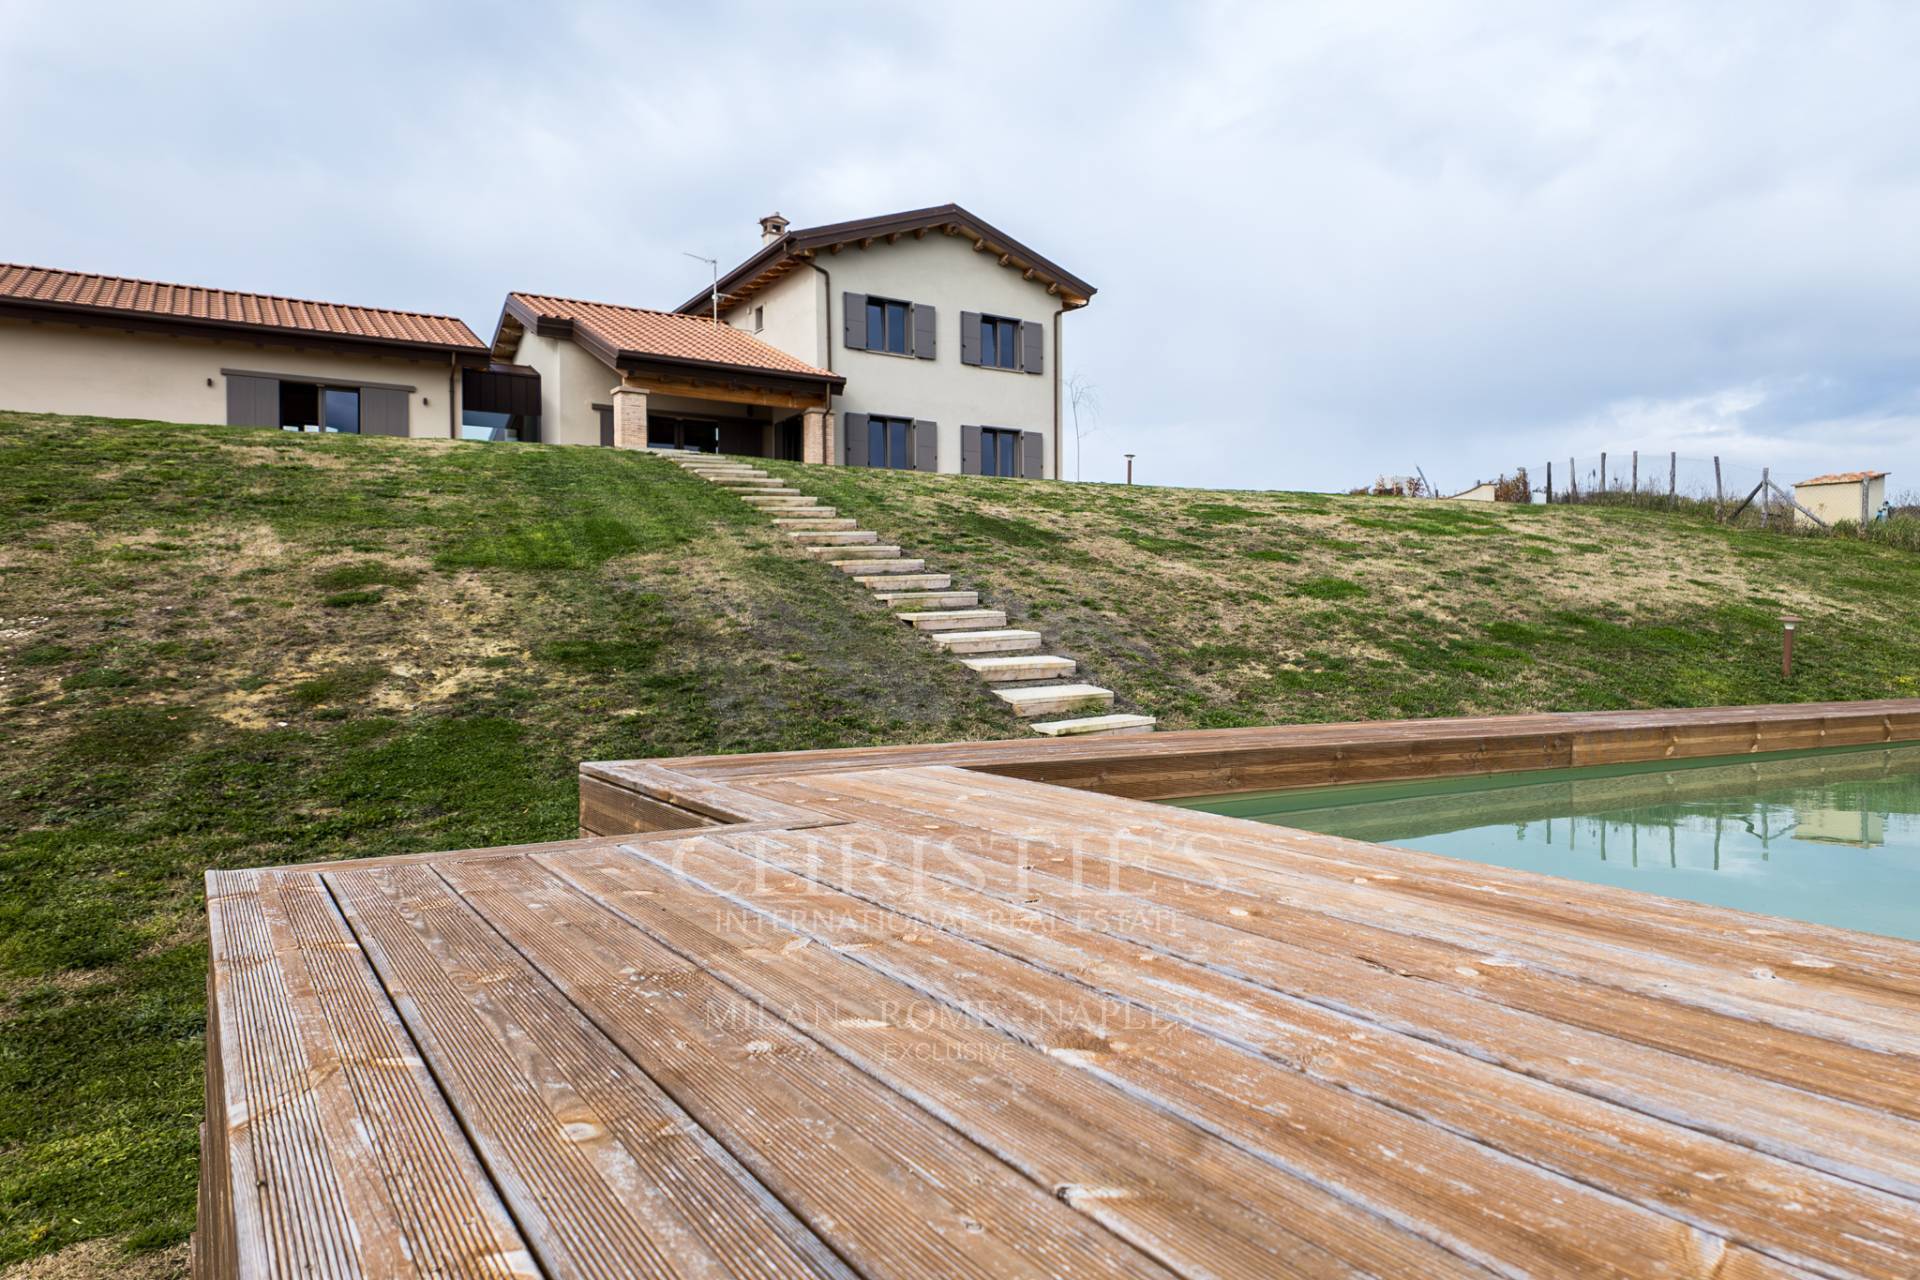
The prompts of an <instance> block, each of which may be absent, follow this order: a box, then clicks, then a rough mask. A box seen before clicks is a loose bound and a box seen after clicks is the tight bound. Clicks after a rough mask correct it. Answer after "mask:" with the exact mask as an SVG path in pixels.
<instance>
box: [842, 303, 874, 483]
mask: <svg viewBox="0 0 1920 1280" xmlns="http://www.w3.org/2000/svg"><path fill="white" fill-rule="evenodd" d="M840 307H841V309H842V310H843V311H844V312H845V313H846V315H845V317H844V318H845V320H846V329H845V343H846V348H847V350H849V351H865V350H866V349H867V295H866V294H864V293H843V294H841V295H840ZM862 447H863V448H864V447H865V446H862Z"/></svg>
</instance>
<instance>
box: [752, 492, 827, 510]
mask: <svg viewBox="0 0 1920 1280" xmlns="http://www.w3.org/2000/svg"><path fill="white" fill-rule="evenodd" d="M740 501H742V502H744V503H746V504H747V505H748V506H750V507H758V508H760V509H761V510H762V511H765V512H768V513H770V514H777V515H783V516H785V515H794V516H797V515H809V516H831V515H837V514H838V512H836V511H834V509H833V508H832V507H821V506H815V505H814V504H815V503H817V502H819V501H820V499H818V498H813V497H809V496H808V495H806V494H804V493H743V494H741V495H740Z"/></svg>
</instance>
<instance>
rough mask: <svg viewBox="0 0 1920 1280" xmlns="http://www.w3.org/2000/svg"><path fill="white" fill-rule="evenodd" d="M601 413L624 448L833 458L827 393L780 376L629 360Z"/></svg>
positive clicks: (789, 458)
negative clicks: (605, 408)
mask: <svg viewBox="0 0 1920 1280" xmlns="http://www.w3.org/2000/svg"><path fill="white" fill-rule="evenodd" d="M619 372H620V375H621V376H620V385H618V386H616V387H615V388H613V391H612V395H611V400H612V403H611V404H610V405H608V406H607V411H606V417H607V422H608V425H609V429H610V434H611V436H612V439H611V440H609V441H608V443H610V444H614V445H617V446H619V447H621V448H628V449H633V448H647V449H677V450H685V451H688V452H692V453H726V454H736V455H739V456H743V457H749V458H777V459H784V460H786V461H789V462H828V461H831V460H832V459H833V453H834V451H833V449H832V448H830V447H829V442H830V441H831V440H832V438H833V430H834V421H833V419H834V415H833V412H832V410H831V408H830V407H829V406H830V403H831V396H832V392H831V390H829V389H828V388H827V387H826V386H824V385H819V384H815V385H807V384H804V383H799V382H794V381H790V380H783V379H780V378H778V377H767V376H757V375H751V374H744V373H739V372H729V373H727V374H724V375H718V374H713V373H706V372H703V371H693V370H688V369H685V368H674V367H671V365H670V364H669V362H665V361H660V360H657V359H654V360H640V359H630V360H625V361H623V362H622V363H621V365H620V366H619Z"/></svg>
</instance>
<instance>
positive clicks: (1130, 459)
mask: <svg viewBox="0 0 1920 1280" xmlns="http://www.w3.org/2000/svg"><path fill="white" fill-rule="evenodd" d="M1127 483H1128V484H1132V483H1133V455H1132V454H1128V455H1127Z"/></svg>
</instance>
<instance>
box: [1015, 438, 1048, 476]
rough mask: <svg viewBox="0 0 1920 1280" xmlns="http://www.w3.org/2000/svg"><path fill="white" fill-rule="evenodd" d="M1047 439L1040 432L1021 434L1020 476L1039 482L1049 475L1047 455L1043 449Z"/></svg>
mask: <svg viewBox="0 0 1920 1280" xmlns="http://www.w3.org/2000/svg"><path fill="white" fill-rule="evenodd" d="M1044 443H1045V437H1044V436H1042V435H1041V434H1040V433H1039V432H1038V431H1022V432H1021V433H1020V474H1021V475H1023V476H1025V477H1027V479H1029V480H1038V479H1040V478H1041V477H1043V476H1045V475H1046V474H1047V455H1046V451H1045V449H1044V448H1043V447H1042V446H1043V444H1044Z"/></svg>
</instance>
